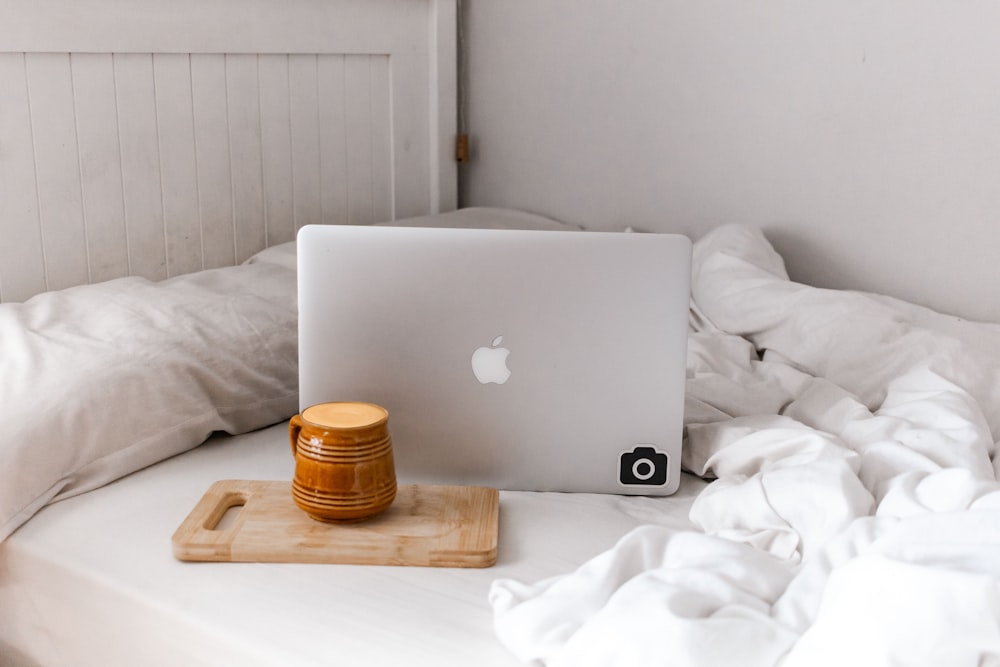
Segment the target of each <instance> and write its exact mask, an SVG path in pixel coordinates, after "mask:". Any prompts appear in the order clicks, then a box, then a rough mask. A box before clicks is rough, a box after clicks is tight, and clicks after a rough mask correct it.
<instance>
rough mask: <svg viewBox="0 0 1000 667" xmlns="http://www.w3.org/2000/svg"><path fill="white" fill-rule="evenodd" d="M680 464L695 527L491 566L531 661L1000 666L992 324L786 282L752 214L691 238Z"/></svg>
mask: <svg viewBox="0 0 1000 667" xmlns="http://www.w3.org/2000/svg"><path fill="white" fill-rule="evenodd" d="M692 296H693V299H692V319H691V321H692V332H691V336H690V342H689V346H688V384H687V406H686V416H685V421H686V427H687V428H686V441H685V449H684V465H685V467H686V468H687V469H688V470H689V471H691V472H694V473H696V474H698V475H702V476H705V477H715V478H717V479H716V481H714V482H713V483H712V484H710V485H709V486H708V487H707V488H706V489H705V490H704V491H703V492H702V494H701V495H700V496H699V497H698V498H697V499H696V501H695V503H694V505H693V506H692V508H691V519H692V520H693V522H694V523H695V524H696V525H697V526H698V527H699V528H700V529H701V531H702V532H672V531H670V530H667V529H665V528H660V527H656V526H645V527H642V528H639V529H636V530H634V531H633V532H631V533H629V534H628V535H626V536H625V537H624V538H622V540H621V541H620V542H619V543H618V544H616V545H614V546H613V547H612V548H610V549H609V550H608V551H606V552H605V553H603V554H600V555H598V556H596V557H595V558H593V559H592V560H591V561H589V562H587V563H585V564H584V565H583V566H581V567H580V568H579V569H578V570H577V571H575V572H572V573H568V574H565V575H562V576H558V577H554V578H551V579H547V580H544V581H541V582H537V583H521V582H516V581H511V580H500V581H496V582H495V583H494V584H493V587H492V589H491V591H490V602H491V604H492V605H493V609H494V618H495V627H496V631H497V634H498V636H499V638H500V640H501V641H502V642H503V643H504V644H505V645H506V646H507V647H508V648H509V649H510V650H511V651H512V652H513V653H514V654H515V655H516V656H517V657H519V658H520V659H521V660H523V661H525V662H535V663H542V664H546V665H551V666H556V665H567V666H568V665H573V666H575V667H581V666H585V665H601V666H606V665H630V666H631V665H661V664H662V665H668V664H669V665H742V666H752V665H784V666H786V667H790V666H799V665H808V666H810V667H815V666H817V665H838V666H840V665H852V666H857V665H906V666H908V667H913V666H920V665H949V666H951V665H976V666H983V665H1000V484H998V482H997V477H998V475H997V467H998V465H1000V457H997V456H996V450H997V440H998V438H1000V326H998V325H988V324H980V323H972V322H966V321H962V320H960V319H957V318H954V317H949V316H945V315H941V314H938V313H935V312H932V311H930V310H927V309H923V308H920V307H918V306H914V305H911V304H908V303H904V302H901V301H897V300H894V299H890V298H887V297H883V296H878V295H871V294H862V293H856V292H845V291H834V290H824V289H817V288H812V287H808V286H805V285H801V284H796V283H793V282H791V281H790V280H789V279H788V276H787V274H786V272H785V269H784V263H783V261H782V259H781V257H780V256H779V255H778V254H777V253H776V252H775V251H774V250H773V248H772V247H771V246H770V244H769V243H768V242H767V241H766V240H765V238H764V236H763V234H761V232H760V231H759V230H756V229H754V228H748V227H738V226H727V227H722V228H719V229H717V230H715V231H714V232H712V233H711V234H709V235H708V236H706V237H705V238H703V239H701V240H700V241H698V243H696V244H695V257H694V272H693V282H692Z"/></svg>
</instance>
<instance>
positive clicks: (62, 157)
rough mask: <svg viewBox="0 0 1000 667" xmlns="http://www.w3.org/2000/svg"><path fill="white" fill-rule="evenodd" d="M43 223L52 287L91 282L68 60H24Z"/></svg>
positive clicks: (43, 56) (57, 56)
mask: <svg viewBox="0 0 1000 667" xmlns="http://www.w3.org/2000/svg"><path fill="white" fill-rule="evenodd" d="M25 72H26V76H27V82H28V103H29V105H30V107H29V108H30V109H31V136H32V140H33V143H34V150H35V179H36V183H37V188H38V201H39V209H38V212H39V220H40V222H41V230H42V239H43V242H44V244H45V245H44V248H45V271H46V276H47V281H46V283H47V286H48V288H49V289H61V288H63V287H70V286H72V285H79V284H81V283H86V282H89V280H90V271H89V268H88V259H87V237H86V229H85V224H86V223H85V220H84V212H83V194H82V191H81V188H82V186H81V179H80V157H79V153H78V150H77V135H76V117H75V114H74V106H75V105H74V101H73V97H74V91H73V83H72V76H71V74H70V57H69V54H65V53H32V54H28V55H27V56H26V57H25Z"/></svg>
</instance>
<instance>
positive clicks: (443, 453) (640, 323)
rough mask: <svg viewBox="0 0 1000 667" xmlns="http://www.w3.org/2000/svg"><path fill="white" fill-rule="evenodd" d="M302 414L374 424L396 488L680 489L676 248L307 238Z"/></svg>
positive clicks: (555, 240) (686, 279)
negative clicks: (369, 418)
mask: <svg viewBox="0 0 1000 667" xmlns="http://www.w3.org/2000/svg"><path fill="white" fill-rule="evenodd" d="M297 253H298V293H299V294H298V297H299V385H300V399H299V400H300V406H301V408H302V409H304V408H306V407H308V406H310V405H314V404H316V403H321V402H325V401H340V400H362V401H369V402H373V403H377V404H380V405H382V406H384V407H386V408H387V409H388V410H389V415H390V417H389V429H390V433H391V434H392V438H393V449H394V456H395V462H396V471H397V476H398V478H399V480H400V481H401V482H404V483H406V482H409V483H414V482H421V483H440V484H463V485H466V484H467V485H484V486H493V487H497V488H501V489H512V490H536V491H578V492H599V493H624V494H643V495H666V494H670V493H673V492H674V491H675V490H676V489H677V486H678V484H679V480H680V462H681V457H680V452H681V436H682V429H683V412H684V385H685V352H686V343H687V328H688V299H689V291H690V286H689V285H690V268H691V243H690V241H689V240H688V239H687V238H686V237H684V236H680V235H669V234H625V233H604V232H569V231H519V230H482V229H440V228H404V227H381V226H380V227H371V226H346V225H309V226H305V227H303V228H302V229H301V231H300V232H299V235H298V244H297Z"/></svg>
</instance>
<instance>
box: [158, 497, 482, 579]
mask: <svg viewBox="0 0 1000 667" xmlns="http://www.w3.org/2000/svg"><path fill="white" fill-rule="evenodd" d="M230 510H232V511H230ZM499 510H500V494H499V493H498V492H497V490H496V489H490V488H485V487H478V486H421V485H400V486H399V488H398V490H397V493H396V499H395V501H393V504H392V505H391V506H390V507H389V509H387V510H386V511H385V512H383V513H381V514H379V515H377V516H375V517H373V518H371V519H367V520H365V521H361V522H358V523H348V524H331V523H323V522H321V521H317V520H315V519H312V518H310V517H309V516H308V515H307V514H306V513H305V512H303V511H302V510H301V509H299V508H298V506H297V505H296V504H295V502H294V501H293V500H292V491H291V483H290V482H261V481H248V480H224V481H221V482H216V483H215V484H213V485H212V486H211V488H209V490H208V491H207V492H206V493H205V495H204V496H203V497H202V499H201V501H200V502H199V503H198V504H197V505H196V506H195V508H194V509H193V510H192V511H191V514H189V515H188V517H187V518H186V519H185V520H184V522H183V523H182V524H181V525H180V527H179V528H178V529H177V532H175V533H174V536H173V549H174V556H175V557H177V558H178V559H180V560H186V561H224V562H264V563H353V564H363V565H420V566H431V567H489V566H491V565H493V564H494V563H495V562H496V559H497V521H498V517H499ZM236 512H238V513H237V514H236V515H235V517H233V516H232V515H233V514H234V513H236ZM224 517H225V519H226V520H225V521H224V522H223V521H222V520H223V518H224Z"/></svg>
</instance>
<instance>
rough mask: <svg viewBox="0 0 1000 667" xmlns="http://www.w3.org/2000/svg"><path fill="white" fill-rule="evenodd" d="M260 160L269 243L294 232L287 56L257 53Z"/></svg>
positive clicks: (283, 239) (275, 242) (288, 239)
mask: <svg viewBox="0 0 1000 667" xmlns="http://www.w3.org/2000/svg"><path fill="white" fill-rule="evenodd" d="M257 65H258V69H259V77H260V88H261V90H262V91H268V94H262V95H261V96H260V103H259V108H260V129H261V151H262V155H261V158H262V159H261V164H262V166H263V178H264V225H265V229H266V231H267V245H268V246H272V245H275V244H278V243H284V242H285V241H291V240H292V238H294V236H295V220H294V215H293V213H292V211H293V204H292V133H291V119H290V111H291V110H290V105H289V90H288V56H284V55H280V56H279V55H261V56H258V60H257Z"/></svg>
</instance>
